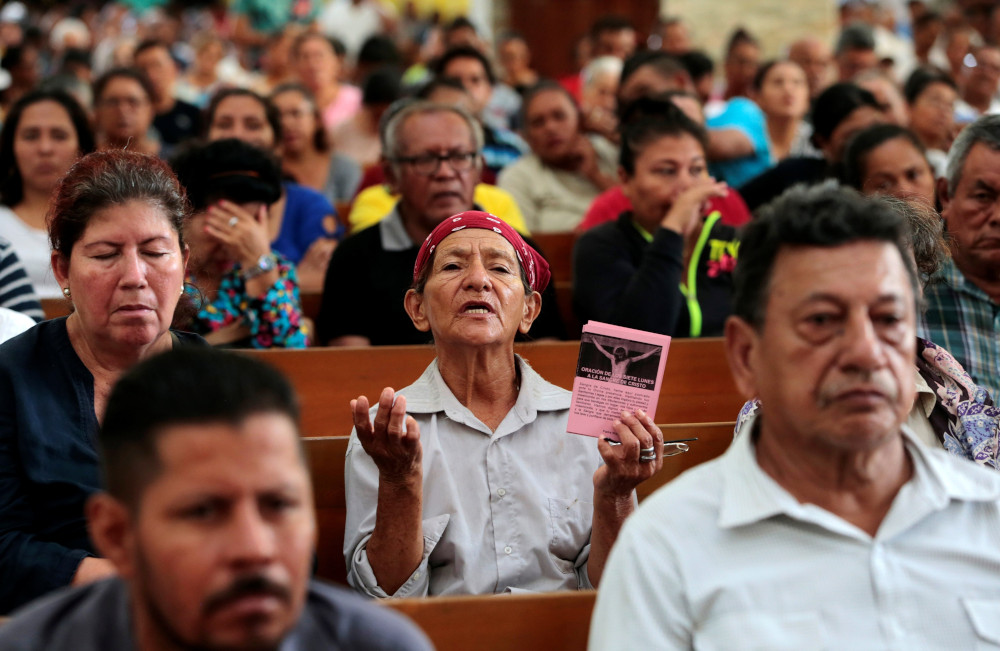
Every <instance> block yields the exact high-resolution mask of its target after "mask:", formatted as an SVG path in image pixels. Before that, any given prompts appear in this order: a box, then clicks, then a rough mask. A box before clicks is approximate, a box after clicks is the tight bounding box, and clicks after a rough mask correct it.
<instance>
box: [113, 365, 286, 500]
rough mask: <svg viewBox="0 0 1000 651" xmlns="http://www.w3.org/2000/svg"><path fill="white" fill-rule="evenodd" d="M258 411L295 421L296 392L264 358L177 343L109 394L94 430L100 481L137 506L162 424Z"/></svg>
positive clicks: (156, 462) (155, 465)
mask: <svg viewBox="0 0 1000 651" xmlns="http://www.w3.org/2000/svg"><path fill="white" fill-rule="evenodd" d="M261 413H278V414H284V415H286V416H288V417H289V418H290V419H291V420H292V422H294V423H295V425H296V428H297V427H298V419H299V407H298V402H297V400H296V398H295V392H294V391H293V389H292V387H291V385H290V384H289V382H288V380H287V379H285V378H284V376H282V375H281V373H279V372H278V371H277V370H276V369H275V368H273V367H271V366H269V365H268V364H265V363H263V362H260V361H258V360H255V359H253V358H251V357H248V356H244V355H238V354H235V353H228V352H223V351H219V350H214V349H212V348H209V347H202V346H180V347H177V348H174V349H173V350H170V351H168V352H166V353H163V354H160V355H156V356H154V357H152V358H151V359H148V360H146V361H143V362H141V363H139V364H137V365H136V366H134V367H133V368H132V369H131V370H129V371H128V372H127V373H125V374H124V375H122V377H121V378H120V379H119V380H118V382H117V383H116V384H115V386H114V388H113V389H112V391H111V395H110V396H109V397H108V404H107V410H106V411H105V414H104V423H103V424H102V425H101V429H100V433H99V435H98V448H99V451H100V458H101V474H102V477H103V482H104V487H105V489H106V490H107V492H108V493H109V494H110V495H111V496H112V497H114V498H116V499H118V500H120V501H121V502H123V503H125V504H126V505H128V506H129V508H132V509H135V508H137V507H138V505H139V502H140V500H141V496H142V492H143V489H144V488H145V487H146V486H148V485H149V484H150V482H152V481H153V480H154V479H155V478H156V477H157V475H158V474H159V472H160V470H161V464H160V459H159V454H158V452H157V445H156V444H157V439H158V438H159V437H160V436H162V435H163V433H164V430H165V429H166V428H168V427H171V426H174V425H185V424H202V423H227V424H234V425H235V424H239V423H241V422H243V420H245V419H246V418H247V417H248V416H252V415H254V414H261ZM296 441H297V442H298V437H296ZM299 446H300V447H299V451H300V453H301V450H302V448H301V443H299Z"/></svg>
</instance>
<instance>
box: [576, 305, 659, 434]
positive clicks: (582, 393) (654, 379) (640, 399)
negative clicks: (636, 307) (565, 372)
mask: <svg viewBox="0 0 1000 651" xmlns="http://www.w3.org/2000/svg"><path fill="white" fill-rule="evenodd" d="M669 348H670V337H668V336H666V335H658V334H655V333H652V332H646V331H644V330H633V329H632V328H622V327H621V326H615V325H611V324H608V323H599V322H597V321H589V322H588V323H587V325H585V326H583V334H582V335H581V337H580V357H579V359H578V360H577V363H576V378H575V379H574V380H573V401H572V403H571V404H570V407H569V425H568V426H567V429H568V430H569V432H570V433H572V434H582V435H584V436H595V437H598V436H599V437H605V438H609V439H611V440H613V441H617V440H618V434H617V433H615V430H614V427H613V426H612V423H614V421H615V420H616V419H618V418H621V413H622V410H623V409H624V410H628V411H634V410H636V409H642V410H643V411H645V412H646V413H647V414H655V413H656V402H657V400H658V399H659V397H660V385H661V384H663V367H664V366H665V365H666V363H667V351H668V350H669Z"/></svg>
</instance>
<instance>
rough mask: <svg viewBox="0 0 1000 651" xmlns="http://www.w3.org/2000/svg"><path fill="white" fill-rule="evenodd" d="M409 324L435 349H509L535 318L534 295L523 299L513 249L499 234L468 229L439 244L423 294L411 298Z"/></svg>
mask: <svg viewBox="0 0 1000 651" xmlns="http://www.w3.org/2000/svg"><path fill="white" fill-rule="evenodd" d="M408 301H413V302H414V310H415V312H411V318H413V317H414V315H416V318H414V325H416V327H417V328H418V329H420V330H422V331H427V330H430V331H431V332H432V333H433V335H434V343H435V344H436V345H438V346H449V345H459V346H462V345H474V346H483V345H489V344H503V345H513V343H514V336H515V335H516V334H517V332H518V330H519V329H520V330H522V331H523V332H527V331H528V328H530V326H531V322H532V320H533V319H534V317H535V316H536V315H537V306H536V305H535V304H536V302H537V303H538V305H539V306H540V304H541V297H540V296H538V294H537V293H531V294H529V295H527V296H526V295H525V291H524V285H523V283H522V282H521V273H520V266H519V265H518V261H517V256H516V254H515V253H514V247H513V246H511V244H510V242H508V241H507V240H506V239H504V238H503V237H502V236H501V235H498V234H497V233H494V232H493V231H488V230H485V229H481V228H469V229H465V230H461V231H458V232H457V233H454V234H452V235H449V236H448V237H446V238H445V239H444V240H442V241H441V243H440V244H439V245H438V247H437V249H436V250H435V251H434V259H433V260H432V261H431V269H430V275H429V276H428V278H427V284H426V285H425V287H424V292H423V294H415V293H414V294H410V295H408Z"/></svg>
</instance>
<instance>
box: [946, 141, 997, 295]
mask: <svg viewBox="0 0 1000 651" xmlns="http://www.w3.org/2000/svg"><path fill="white" fill-rule="evenodd" d="M942 204H943V208H942V210H941V216H942V217H943V218H944V221H945V224H946V226H947V229H948V237H949V238H950V243H951V254H952V257H954V259H955V264H956V265H957V266H958V268H959V269H961V270H962V271H963V272H965V273H966V274H970V275H973V276H984V275H986V276H995V275H996V273H997V271H998V270H1000V152H997V151H993V150H992V149H990V148H989V147H988V146H987V145H985V144H983V143H981V142H980V143H976V144H975V145H973V146H972V149H970V150H969V155H968V156H967V157H966V159H965V165H964V166H963V167H962V175H961V178H960V179H959V181H958V185H957V186H956V187H955V192H954V196H952V197H950V198H949V200H948V201H944V200H943V199H942Z"/></svg>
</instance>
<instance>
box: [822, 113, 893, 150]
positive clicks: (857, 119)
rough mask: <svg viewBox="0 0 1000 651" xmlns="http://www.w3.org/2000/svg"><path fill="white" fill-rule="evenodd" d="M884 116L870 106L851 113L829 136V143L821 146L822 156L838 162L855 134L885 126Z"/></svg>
mask: <svg viewBox="0 0 1000 651" xmlns="http://www.w3.org/2000/svg"><path fill="white" fill-rule="evenodd" d="M885 122H886V118H885V114H884V113H882V111H879V110H878V109H876V108H874V107H871V106H862V107H859V108H856V109H854V110H853V111H851V112H850V113H849V114H848V115H847V117H846V118H844V119H843V120H841V121H840V124H838V125H837V127H836V128H835V129H834V130H833V132H832V133H831V134H830V140H829V142H826V143H824V144H823V154H824V155H825V156H826V159H827V160H829V161H832V162H836V161H839V160H840V159H841V156H842V155H843V153H844V145H846V144H847V141H848V140H850V139H851V136H853V135H854V134H856V133H857V132H859V131H861V130H863V129H866V128H868V127H870V126H872V125H873V124H885Z"/></svg>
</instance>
